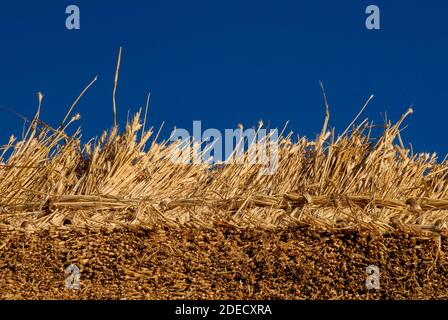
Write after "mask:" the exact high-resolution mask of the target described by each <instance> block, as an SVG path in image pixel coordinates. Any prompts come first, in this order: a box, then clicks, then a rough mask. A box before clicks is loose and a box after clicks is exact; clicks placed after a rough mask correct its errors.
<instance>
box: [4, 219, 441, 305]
mask: <svg viewBox="0 0 448 320" xmlns="http://www.w3.org/2000/svg"><path fill="white" fill-rule="evenodd" d="M0 244H1V250H0V299H156V300H158V299H446V298H448V288H447V286H446V283H447V281H446V280H447V279H446V275H447V274H448V259H447V255H446V252H447V250H448V241H447V238H446V236H445V237H441V238H422V237H418V236H412V235H409V234H408V233H403V232H394V233H391V234H384V235H380V234H378V233H374V232H372V231H371V230H362V229H358V230H356V229H351V230H347V229H340V230H332V231H331V232H329V231H328V230H327V229H320V228H317V227H316V226H315V224H307V225H305V224H302V225H291V226H289V227H288V228H285V229H281V230H276V231H270V230H266V229H262V230H260V229H258V230H257V229H252V228H248V229H237V228H235V227H233V226H228V225H225V224H216V225H215V226H214V229H213V230H200V229H197V228H190V227H179V228H172V227H165V228H163V227H154V228H150V229H148V228H143V229H142V228H134V229H129V228H119V229H118V230H114V231H101V230H93V229H90V230H74V229H73V228H67V229H66V230H61V229H58V230H51V229H50V230H47V231H40V232H37V233H31V234H27V233H24V232H17V231H14V232H0ZM72 263H74V264H76V265H77V266H78V267H79V269H80V288H79V290H77V289H66V287H65V279H66V274H65V272H64V270H65V268H66V267H67V266H68V265H70V264H72ZM369 265H376V266H378V268H379V270H380V273H379V282H378V283H379V289H370V290H369V289H367V287H366V279H367V276H368V275H367V273H366V267H367V266H369Z"/></svg>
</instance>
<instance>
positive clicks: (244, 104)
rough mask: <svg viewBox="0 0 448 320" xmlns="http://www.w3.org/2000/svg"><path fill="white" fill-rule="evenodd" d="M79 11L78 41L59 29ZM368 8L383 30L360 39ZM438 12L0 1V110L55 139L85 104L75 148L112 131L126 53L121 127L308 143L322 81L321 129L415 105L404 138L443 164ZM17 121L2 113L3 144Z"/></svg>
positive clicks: (325, 4)
mask: <svg viewBox="0 0 448 320" xmlns="http://www.w3.org/2000/svg"><path fill="white" fill-rule="evenodd" d="M69 4H76V5H78V6H79V7H80V10H81V30H79V31H78V30H76V31H69V30H67V29H65V19H66V16H67V15H66V14H65V8H66V6H67V5H69ZM369 4H376V5H378V6H379V7H380V10H381V30H379V31H375V30H374V31H369V30H367V29H366V28H365V26H364V22H365V19H366V17H367V15H366V14H365V13H364V11H365V8H366V6H367V5H369ZM447 16H448V4H447V3H446V1H434V0H426V1H378V0H371V1H360V0H357V1H355V0H353V1H330V0H328V1H322V0H315V1H297V0H293V1H281V0H275V1H274V0H271V1H262V0H257V1H244V0H239V1H233V0H226V1H217V0H206V1H196V0H191V1H169V0H163V1H152V0H151V1H137V0H134V1H133V0H129V1H111V0H108V1H99V0H97V1H92V0H90V1H84V0H83V1H80V0H72V1H54V0H52V1H50V0H46V1H27V2H23V1H16V2H13V1H8V2H6V1H2V3H1V4H0V40H1V50H0V105H1V106H6V107H8V108H11V109H14V110H16V111H17V112H19V113H22V114H24V115H25V116H27V117H30V118H31V117H32V115H33V113H34V112H35V109H36V106H37V98H36V92H38V91H42V92H43V93H44V95H45V100H44V104H43V110H42V119H43V120H44V121H47V122H49V123H50V124H52V125H55V126H57V125H58V124H59V122H60V120H61V119H62V118H63V116H64V115H65V113H66V111H67V109H68V108H69V106H70V105H71V104H72V102H73V101H74V100H75V98H76V97H77V96H78V94H79V93H80V91H81V90H82V89H83V88H84V87H85V86H86V85H87V84H88V83H89V82H90V81H91V80H92V79H93V77H94V76H95V75H98V76H99V79H98V81H97V83H95V84H94V86H93V87H92V88H91V89H90V90H89V91H88V92H87V94H86V95H85V96H84V97H83V98H82V100H81V101H80V102H79V104H78V106H77V108H76V111H77V112H80V113H81V115H82V117H83V118H82V120H81V123H80V124H81V125H82V127H83V130H84V138H86V139H87V138H90V137H92V136H95V135H99V134H100V133H101V131H102V130H103V129H107V128H110V127H111V125H112V122H113V118H112V111H111V110H112V102H111V95H112V88H113V77H114V72H115V64H116V58H117V53H118V48H119V46H120V45H122V46H123V59H122V65H121V73H120V80H119V81H120V82H119V88H118V93H117V103H118V108H119V121H120V123H121V124H123V123H124V121H125V120H126V116H127V112H128V110H131V111H132V112H135V111H137V110H138V109H139V108H140V107H144V105H145V101H146V94H147V93H148V92H151V94H152V101H151V110H150V114H149V119H150V124H152V125H155V126H156V127H158V126H159V125H160V124H161V122H162V121H166V126H167V131H166V135H167V134H168V133H169V130H168V129H170V130H171V129H172V127H173V126H174V125H177V126H178V127H182V128H186V129H191V126H192V121H193V120H202V121H203V126H204V127H207V128H218V129H224V128H235V127H236V125H237V124H238V123H240V122H241V123H243V124H244V125H245V126H252V125H256V123H257V122H258V120H259V119H263V120H264V121H265V123H266V122H270V124H271V127H282V126H283V124H284V123H285V122H286V121H287V120H290V126H289V128H290V129H291V130H293V131H294V132H295V133H298V134H300V135H307V136H309V137H312V138H314V135H315V134H316V133H317V132H319V131H320V128H321V125H322V121H323V102H322V95H321V91H320V88H319V85H318V81H319V80H322V81H323V82H324V84H325V86H326V88H327V93H328V99H329V103H330V107H331V110H330V111H331V121H330V124H331V125H332V126H335V127H336V128H337V130H338V131H339V132H341V131H343V130H344V129H345V127H346V126H347V125H348V124H349V123H350V121H351V120H352V119H353V117H354V116H355V115H356V114H357V112H358V111H359V109H360V107H361V106H362V105H363V103H364V102H365V100H366V99H367V98H368V96H369V95H370V94H375V99H374V100H373V101H372V103H371V104H370V106H369V108H368V109H367V111H366V113H365V115H366V116H368V117H369V118H371V119H373V120H375V121H376V122H378V123H381V122H382V121H383V114H384V112H387V115H388V117H389V118H390V119H393V120H396V119H398V118H399V117H400V115H401V114H402V113H404V112H405V111H406V109H407V108H408V107H409V106H410V105H411V104H414V109H415V113H414V114H413V115H412V116H411V117H410V118H409V120H408V121H407V124H409V127H408V128H407V129H406V130H405V132H404V135H403V136H404V138H405V142H407V143H409V142H411V143H412V144H413V146H414V150H417V151H436V152H438V153H439V155H440V156H441V157H443V156H445V154H447V153H448V147H447V144H446V140H447V130H446V123H447V121H446V118H447V117H448V108H447V107H448V81H447V77H448V62H447V58H448V26H447V24H448V22H447V21H448V20H447ZM21 128H22V123H21V120H20V119H18V118H17V117H15V116H13V115H11V114H9V113H7V112H5V111H3V110H0V141H1V143H4V142H6V141H7V137H8V136H9V134H11V133H15V134H20V132H21Z"/></svg>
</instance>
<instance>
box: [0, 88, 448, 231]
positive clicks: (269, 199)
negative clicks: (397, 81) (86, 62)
mask: <svg viewBox="0 0 448 320" xmlns="http://www.w3.org/2000/svg"><path fill="white" fill-rule="evenodd" d="M89 86H90V85H89ZM39 98H40V99H39V102H40V103H41V102H42V96H39ZM72 109H73V106H72V108H71V109H70V111H69V113H70V112H71V111H72ZM327 111H328V110H327ZM410 113H412V110H411V109H410V110H408V112H406V113H405V114H404V115H403V117H402V118H401V119H400V120H399V121H398V122H397V123H395V124H392V123H391V122H388V123H386V124H385V125H384V131H383V132H382V134H381V136H380V137H379V138H377V139H374V138H373V137H372V133H371V132H372V125H371V124H370V123H368V122H367V121H363V122H361V124H359V125H354V124H351V125H350V126H349V128H348V129H347V130H345V132H344V133H343V134H342V135H340V136H336V135H335V133H334V130H332V131H328V130H327V124H328V116H329V114H328V113H327V117H326V119H325V124H324V127H323V129H322V132H321V133H320V134H319V135H318V136H317V138H316V139H315V140H309V139H306V138H301V139H299V140H298V141H293V139H292V135H291V134H288V135H286V136H281V137H279V138H278V140H277V141H275V142H273V143H275V144H276V145H277V146H278V168H277V170H276V171H275V173H274V174H272V175H260V174H259V173H260V169H261V167H262V166H263V165H262V164H254V163H251V161H250V159H249V156H248V153H247V152H246V153H245V154H244V155H242V156H240V159H239V160H241V161H239V164H234V163H223V164H221V165H212V164H209V163H199V164H179V163H176V162H174V161H172V159H171V156H172V154H173V153H174V152H175V150H176V149H177V148H178V147H179V144H176V143H169V142H167V141H161V142H160V141H158V140H159V139H158V138H157V137H155V135H154V130H153V129H150V130H149V131H145V128H144V126H143V125H142V124H141V122H140V120H141V115H140V113H138V114H137V115H135V117H134V118H133V119H132V120H131V121H129V123H128V124H127V125H126V128H125V130H124V132H123V133H122V134H120V133H119V129H118V127H117V126H114V127H113V128H112V130H111V131H110V132H104V133H103V134H102V135H101V137H100V138H99V139H95V140H91V141H90V142H88V143H87V144H84V145H82V143H81V138H80V137H81V131H80V130H77V131H76V132H75V133H74V134H73V135H69V134H68V133H67V127H68V126H69V125H73V124H72V123H73V122H74V121H76V120H77V119H78V118H79V116H78V115H75V116H74V117H73V118H72V119H71V120H70V121H68V122H67V121H66V120H67V119H68V117H69V114H67V117H66V119H65V120H64V121H63V123H62V124H61V126H60V127H58V128H52V127H50V126H49V125H47V124H45V123H43V122H42V121H40V120H39V116H40V104H39V109H38V112H37V114H36V116H35V117H34V119H33V120H32V121H30V122H29V126H28V128H27V131H26V132H25V133H24V135H23V137H22V138H21V139H17V138H14V137H11V139H10V141H9V142H8V143H7V144H6V145H5V146H3V147H2V152H1V153H0V229H6V230H9V229H11V230H12V229H22V230H23V229H24V230H27V231H33V230H40V229H46V228H48V227H50V226H58V227H64V226H65V227H72V226H76V227H83V226H88V227H117V226H128V225H153V224H166V225H170V226H178V225H187V226H195V227H199V228H213V225H214V223H216V222H222V221H225V222H226V223H228V224H231V225H234V226H236V227H244V226H257V227H263V228H276V227H283V226H288V225H290V224H291V223H295V222H298V221H303V220H307V221H314V222H315V223H319V224H320V225H322V226H326V227H330V228H336V227H349V226H356V225H362V226H364V227H367V228H376V229H377V230H380V231H384V230H388V229H391V228H395V229H397V228H402V229H409V230H413V231H415V232H423V233H425V232H436V233H437V232H440V231H443V230H444V229H446V226H447V221H448V218H447V217H448V178H447V174H448V170H447V169H448V163H447V161H443V162H438V161H437V158H436V156H435V155H429V154H413V153H412V151H411V150H409V149H407V148H406V147H405V146H404V144H403V143H402V140H401V137H400V126H401V124H402V122H403V120H404V119H405V117H406V116H407V115H409V114H410ZM145 120H146V116H145ZM240 142H241V141H240ZM255 147H257V145H255Z"/></svg>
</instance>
